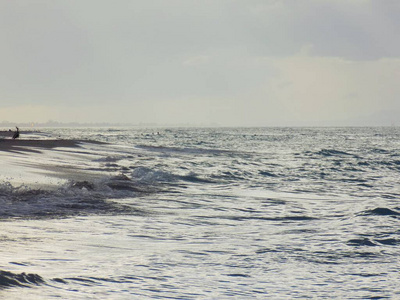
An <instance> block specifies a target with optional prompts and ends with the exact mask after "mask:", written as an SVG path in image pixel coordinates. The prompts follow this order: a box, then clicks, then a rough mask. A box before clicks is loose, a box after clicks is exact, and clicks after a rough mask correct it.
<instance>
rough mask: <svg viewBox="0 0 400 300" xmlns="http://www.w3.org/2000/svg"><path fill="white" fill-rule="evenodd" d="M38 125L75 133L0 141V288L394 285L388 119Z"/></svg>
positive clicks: (384, 292)
mask: <svg viewBox="0 0 400 300" xmlns="http://www.w3.org/2000/svg"><path fill="white" fill-rule="evenodd" d="M42 131H43V132H44V133H40V135H39V133H32V134H35V138H38V137H40V138H43V139H51V138H52V137H56V138H59V137H62V138H63V139H72V140H80V141H81V142H80V144H79V145H80V146H79V147H72V148H63V147H58V148H53V149H37V150H38V152H32V153H29V152H23V153H11V152H4V151H3V152H1V151H0V154H1V158H2V164H1V166H6V167H7V168H8V169H7V168H6V167H4V170H5V171H4V172H3V174H2V177H1V180H2V182H1V183H0V204H1V207H2V208H1V209H0V217H1V223H2V234H1V235H0V240H1V243H2V248H1V250H0V251H1V257H2V258H1V261H0V264H1V267H0V270H1V272H0V297H3V298H5V299H51V298H63V299H71V298H73V299H88V298H94V299H105V298H106V299H132V298H143V299H154V298H158V299H160V298H161V299H164V298H172V299H228V298H232V297H234V298H238V299H254V298H256V299H257V298H259V299H266V298H268V299H293V298H300V299H304V298H317V299H372V298H374V299H378V298H385V297H387V298H393V297H394V298H395V297H398V295H399V293H400V289H399V288H398V284H397V282H399V280H400V278H399V277H400V276H399V274H398V268H399V263H398V259H397V258H398V255H399V254H400V251H399V248H398V247H399V244H400V237H399V230H398V229H397V227H398V224H399V216H400V206H399V205H398V200H399V198H400V185H399V171H400V130H399V128H395V127H392V128H219V129H218V128H204V129H194V128H172V129H163V128H160V129H139V128H115V129H91V130H78V129H43V130H42ZM21 138H22V139H23V138H28V137H27V136H25V137H24V135H23V134H22V135H21ZM98 142H104V144H99V143H98ZM6 170H9V171H7V172H6ZM10 170H13V171H12V172H11V171H10ZM13 172H14V173H13ZM17 173H18V176H16V174H17ZM33 179H34V180H33ZM35 180H36V181H37V182H35ZM44 183H46V184H44Z"/></svg>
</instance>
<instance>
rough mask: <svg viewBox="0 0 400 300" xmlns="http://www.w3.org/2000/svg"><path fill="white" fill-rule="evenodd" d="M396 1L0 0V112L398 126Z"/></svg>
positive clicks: (19, 118)
mask: <svg viewBox="0 0 400 300" xmlns="http://www.w3.org/2000/svg"><path fill="white" fill-rule="evenodd" d="M399 16H400V1H398V0H279V1H276V0H245V1H244V0H114V1H108V0H84V1H82V0H51V1H50V0H46V1H43V0H18V1H6V0H3V1H0V36H1V42H0V122H2V121H12V122H46V121H48V120H55V121H59V122H109V123H127V124H138V123H156V124H160V125H176V124H190V125H199V126H200V125H206V126H208V125H220V126H348V125H359V126H360V125H389V126H390V125H398V126H400V117H399V116H400V84H399V82H400V18H399Z"/></svg>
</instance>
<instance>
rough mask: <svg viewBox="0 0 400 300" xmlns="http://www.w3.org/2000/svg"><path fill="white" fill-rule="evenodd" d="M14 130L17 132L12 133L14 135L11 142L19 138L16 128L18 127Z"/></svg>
mask: <svg viewBox="0 0 400 300" xmlns="http://www.w3.org/2000/svg"><path fill="white" fill-rule="evenodd" d="M15 128H17V131H16V132H14V135H13V140H15V139H17V138H19V128H18V127H15Z"/></svg>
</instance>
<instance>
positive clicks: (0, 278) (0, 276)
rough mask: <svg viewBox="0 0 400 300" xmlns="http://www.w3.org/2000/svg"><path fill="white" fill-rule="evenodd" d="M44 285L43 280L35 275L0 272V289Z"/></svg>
mask: <svg viewBox="0 0 400 300" xmlns="http://www.w3.org/2000/svg"><path fill="white" fill-rule="evenodd" d="M44 283H45V281H44V279H43V278H42V277H41V276H40V275H37V274H31V273H13V272H8V271H2V270H0V289H2V288H7V287H31V286H35V285H41V284H44Z"/></svg>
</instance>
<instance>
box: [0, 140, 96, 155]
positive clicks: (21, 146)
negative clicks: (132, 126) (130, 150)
mask: <svg viewBox="0 0 400 300" xmlns="http://www.w3.org/2000/svg"><path fill="white" fill-rule="evenodd" d="M81 143H89V144H103V143H101V142H97V141H85V140H82V141H81V140H63V139H51V140H33V139H16V140H13V139H0V151H27V152H37V150H39V149H40V148H42V149H52V148H59V147H62V148H71V147H80V144H81Z"/></svg>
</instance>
